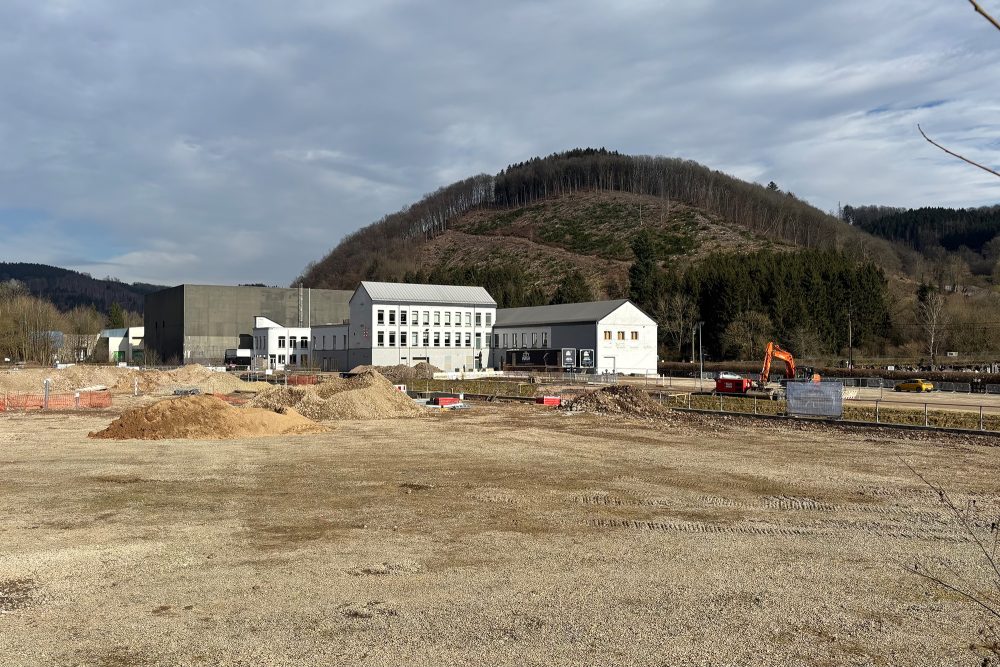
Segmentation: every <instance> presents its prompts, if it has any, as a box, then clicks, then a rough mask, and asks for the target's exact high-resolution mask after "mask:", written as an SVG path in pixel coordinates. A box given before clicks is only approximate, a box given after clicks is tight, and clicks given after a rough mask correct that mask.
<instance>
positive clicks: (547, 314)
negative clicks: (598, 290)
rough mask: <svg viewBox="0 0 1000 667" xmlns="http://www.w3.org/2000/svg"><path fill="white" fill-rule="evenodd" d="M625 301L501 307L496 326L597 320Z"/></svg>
mask: <svg viewBox="0 0 1000 667" xmlns="http://www.w3.org/2000/svg"><path fill="white" fill-rule="evenodd" d="M626 303H629V300H628V299H614V300H613V301H588V302H586V303H560V304H559V305H556V306H532V307H528V308H501V309H498V310H497V321H496V326H498V327H520V326H538V325H542V324H570V323H574V322H597V321H599V320H602V319H604V318H605V317H607V316H608V315H610V314H611V313H613V312H615V311H616V310H618V309H619V308H621V307H622V306H623V305H625V304H626Z"/></svg>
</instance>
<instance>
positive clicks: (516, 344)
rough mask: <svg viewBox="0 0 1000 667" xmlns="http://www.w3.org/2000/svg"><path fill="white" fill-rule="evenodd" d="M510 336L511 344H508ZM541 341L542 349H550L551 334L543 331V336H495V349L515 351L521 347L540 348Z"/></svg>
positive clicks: (526, 334) (532, 334)
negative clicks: (501, 348) (502, 348)
mask: <svg viewBox="0 0 1000 667" xmlns="http://www.w3.org/2000/svg"><path fill="white" fill-rule="evenodd" d="M508 336H509V337H510V338H509V342H508ZM539 340H541V343H542V345H541V346H542V347H548V346H549V332H548V331H543V332H542V333H541V334H538V333H531V334H528V333H521V334H516V333H512V334H493V347H506V348H513V349H516V348H520V347H538V343H539ZM501 343H502V344H501ZM529 343H530V345H529Z"/></svg>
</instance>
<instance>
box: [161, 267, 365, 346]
mask: <svg viewBox="0 0 1000 667" xmlns="http://www.w3.org/2000/svg"><path fill="white" fill-rule="evenodd" d="M353 293H354V292H353V291H350V290H325V289H309V288H282V287H231V286H223V285H178V286H177V287H171V288H169V289H165V290H160V291H159V292H153V293H152V294H147V295H146V301H145V307H144V311H143V323H144V324H145V327H146V340H145V346H146V359H147V361H148V362H152V363H184V364H191V363H200V364H221V363H222V360H223V357H224V356H225V353H226V350H227V349H231V348H238V347H246V348H252V347H253V341H252V336H251V334H250V332H251V330H252V329H253V323H254V317H256V316H257V315H261V316H263V317H267V318H269V319H272V320H274V321H276V322H281V323H283V324H284V325H285V326H292V327H294V326H302V327H307V326H311V325H313V324H323V323H328V322H342V321H343V320H345V319H347V318H348V317H349V316H350V306H349V305H348V304H349V301H350V299H351V295H352V294H353ZM241 337H244V338H242V340H241ZM241 343H242V344H241Z"/></svg>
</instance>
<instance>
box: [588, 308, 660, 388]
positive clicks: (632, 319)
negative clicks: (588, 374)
mask: <svg viewBox="0 0 1000 667" xmlns="http://www.w3.org/2000/svg"><path fill="white" fill-rule="evenodd" d="M596 355H597V369H598V372H599V373H630V374H631V373H634V374H639V375H656V372H657V371H656V362H657V355H656V322H654V321H653V320H651V319H650V318H649V317H647V316H646V315H645V314H644V313H643V312H642V311H641V310H639V309H638V308H636V307H635V306H634V305H632V304H631V303H626V304H624V305H623V306H621V307H620V308H618V309H617V310H615V311H614V312H613V313H610V314H609V315H607V316H606V317H604V318H603V319H601V320H600V321H599V322H597V351H596Z"/></svg>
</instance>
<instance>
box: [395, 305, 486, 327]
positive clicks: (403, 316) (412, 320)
mask: <svg viewBox="0 0 1000 667" xmlns="http://www.w3.org/2000/svg"><path fill="white" fill-rule="evenodd" d="M398 315H399V322H398V323H399V324H401V325H408V324H412V325H417V326H419V325H420V323H421V321H423V324H424V326H430V324H431V320H432V319H433V321H434V324H435V325H437V326H441V323H442V322H444V326H446V327H451V326H455V327H460V326H462V322H463V320H464V322H465V326H467V327H471V326H472V320H473V317H472V313H471V312H468V311H464V312H463V311H460V310H455V311H451V310H443V311H442V310H433V311H432V310H424V311H420V310H410V311H407V310H400V311H398ZM420 315H423V318H421V317H420ZM453 315H454V317H453ZM484 315H485V322H486V326H488V327H489V326H493V313H492V312H489V313H476V316H475V321H476V326H477V327H481V326H483V321H484V317H483V316H484ZM396 316H397V311H396V310H395V309H393V310H386V309H384V308H376V309H375V324H382V325H385V324H396V323H397V321H396Z"/></svg>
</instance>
